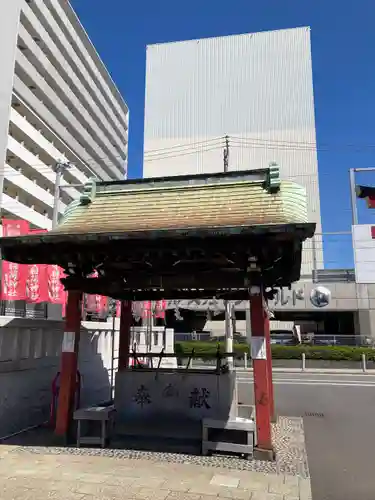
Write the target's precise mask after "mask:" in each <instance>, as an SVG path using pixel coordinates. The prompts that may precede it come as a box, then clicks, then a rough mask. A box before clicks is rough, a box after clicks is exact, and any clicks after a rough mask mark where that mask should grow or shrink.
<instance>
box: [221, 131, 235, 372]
mask: <svg viewBox="0 0 375 500" xmlns="http://www.w3.org/2000/svg"><path fill="white" fill-rule="evenodd" d="M223 162H224V172H228V171H229V136H227V135H226V136H225V147H224V151H223ZM224 310H225V350H226V351H227V352H228V353H229V352H230V353H232V352H233V326H234V324H235V322H234V321H233V319H234V318H233V316H232V315H234V314H235V312H234V307H232V304H231V303H230V301H229V300H224ZM227 363H228V368H229V370H230V371H233V366H234V359H233V357H230V358H228V359H227Z"/></svg>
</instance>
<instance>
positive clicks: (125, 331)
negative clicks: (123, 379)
mask: <svg viewBox="0 0 375 500" xmlns="http://www.w3.org/2000/svg"><path fill="white" fill-rule="evenodd" d="M132 319H133V316H132V302H131V300H122V301H121V316H120V334H119V347H118V370H119V371H120V370H124V369H126V368H128V367H129V353H130V339H131V331H130V329H131V326H132Z"/></svg>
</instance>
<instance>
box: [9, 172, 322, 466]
mask: <svg viewBox="0 0 375 500" xmlns="http://www.w3.org/2000/svg"><path fill="white" fill-rule="evenodd" d="M314 231H315V224H312V223H308V221H307V209H306V193H305V190H304V188H303V187H301V186H299V185H297V184H295V183H294V182H290V181H287V180H280V177H279V169H278V167H277V166H271V167H269V168H264V169H258V170H249V171H241V172H229V173H215V174H202V175H195V176H179V177H168V178H154V179H139V180H127V181H114V182H98V181H96V180H91V181H90V182H89V183H88V184H87V185H86V186H85V190H84V192H83V194H82V195H81V197H80V199H78V200H76V201H75V202H73V203H72V204H71V206H69V207H68V209H67V210H66V213H65V215H64V217H63V220H62V221H61V223H60V225H59V226H58V227H57V229H56V230H53V231H50V232H49V233H44V234H43V233H42V234H35V235H28V236H20V237H8V238H2V239H1V240H0V246H1V250H2V257H3V258H4V259H5V260H7V261H11V262H17V263H22V264H31V263H35V264H38V263H45V264H57V265H59V266H61V267H62V268H63V269H64V270H65V273H66V277H65V278H64V279H63V284H64V286H65V288H66V290H67V291H68V303H67V313H66V326H65V335H64V342H63V349H62V351H63V352H62V355H61V387H60V394H59V401H58V408H57V418H56V427H55V434H56V435H57V436H60V437H62V438H63V437H66V436H67V435H68V433H69V432H70V430H71V426H72V413H73V407H74V390H75V381H76V378H75V377H76V370H77V355H78V348H79V336H80V322H81V317H80V314H81V307H80V303H81V299H82V294H83V293H88V294H100V295H105V296H109V297H113V298H114V299H118V300H121V301H122V305H121V321H120V346H119V369H118V373H117V376H116V385H115V398H114V405H115V409H116V419H117V420H118V423H119V424H120V427H121V425H123V424H126V425H129V426H130V425H131V422H134V421H136V422H137V426H138V427H137V428H138V432H139V433H142V429H144V430H145V429H149V428H150V426H151V427H152V426H154V425H155V428H156V423H157V422H158V421H163V422H170V423H171V424H170V425H169V427H170V428H172V427H176V426H180V427H182V428H184V429H185V430H186V429H187V428H188V427H187V426H188V422H190V423H195V424H198V425H197V428H198V429H200V431H199V432H202V431H201V429H202V422H203V421H205V420H207V419H211V420H215V421H216V422H217V421H220V422H224V423H226V422H230V421H236V408H235V406H236V405H233V398H234V392H235V390H234V387H235V384H234V377H235V374H234V373H233V372H232V371H231V370H230V369H229V370H228V364H227V365H224V366H221V361H222V359H221V355H220V354H218V355H217V357H218V359H217V361H218V362H217V366H216V367H215V369H213V370H199V369H196V368H191V367H190V366H189V364H188V365H187V366H183V367H178V368H176V369H168V368H161V367H160V362H159V363H155V365H157V366H156V367H154V368H143V369H138V370H137V369H133V368H130V367H129V358H130V357H131V356H132V355H134V354H132V352H131V348H130V346H129V342H130V326H131V319H132V316H131V302H132V301H143V300H159V299H176V300H177V299H199V298H213V297H215V298H218V299H224V300H238V299H241V300H249V301H250V304H251V306H250V309H251V329H252V341H251V355H252V363H253V369H254V404H255V422H256V424H255V426H254V428H255V432H254V443H255V449H256V450H258V451H259V452H262V451H264V452H265V453H266V455H267V456H269V457H271V458H272V457H273V456H274V453H273V445H272V437H271V422H272V420H273V417H274V402H273V389H272V361H271V351H270V345H269V320H268V315H267V312H268V311H267V299H269V298H270V297H272V295H273V293H274V292H275V291H276V290H277V289H278V288H279V287H289V286H290V285H291V284H292V283H293V282H294V281H297V280H298V279H299V278H300V269H301V251H302V243H303V242H304V240H306V239H307V238H311V237H312V236H313V234H314ZM94 271H97V275H98V277H96V278H92V277H90V276H91V275H92V274H93V272H94ZM231 354H232V353H223V359H224V360H225V359H228V358H230V357H231ZM160 356H163V353H161V354H160ZM192 356H194V353H192ZM139 394H141V395H142V397H136V395H138V396H139ZM238 420H240V419H238ZM167 427H168V426H167ZM223 427H225V425H224V424H223ZM186 434H187V433H186ZM224 449H225V447H224Z"/></svg>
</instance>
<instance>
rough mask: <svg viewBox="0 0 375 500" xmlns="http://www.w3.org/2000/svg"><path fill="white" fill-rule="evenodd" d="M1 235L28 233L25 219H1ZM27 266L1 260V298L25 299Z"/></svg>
mask: <svg viewBox="0 0 375 500" xmlns="http://www.w3.org/2000/svg"><path fill="white" fill-rule="evenodd" d="M2 225H3V236H4V237H8V236H22V235H24V234H28V232H29V223H28V222H27V221H25V220H10V219H3V220H2ZM27 272H28V266H26V265H24V264H16V263H15V262H7V261H3V263H2V287H1V298H2V299H3V300H25V299H26V281H27Z"/></svg>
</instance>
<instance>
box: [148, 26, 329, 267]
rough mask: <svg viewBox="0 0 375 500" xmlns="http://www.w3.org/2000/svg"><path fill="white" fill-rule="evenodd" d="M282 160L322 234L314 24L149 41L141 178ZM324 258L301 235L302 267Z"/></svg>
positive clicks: (285, 175) (243, 167)
mask: <svg viewBox="0 0 375 500" xmlns="http://www.w3.org/2000/svg"><path fill="white" fill-rule="evenodd" d="M226 138H227V141H228V144H229V158H228V168H229V170H246V169H253V168H257V167H259V168H263V167H265V166H268V165H269V163H271V162H276V163H277V164H278V165H279V166H280V170H281V176H282V177H283V178H287V179H292V180H294V181H296V182H298V183H299V184H301V185H303V186H305V187H306V191H307V196H308V210H309V220H310V221H311V222H316V223H317V233H321V218H320V200H319V183H318V164H317V153H316V134H315V115H314V98H313V80H312V62H311V48H310V28H296V29H288V30H281V31H273V32H262V33H252V34H244V35H234V36H226V37H219V38H209V39H201V40H190V41H183V42H176V43H164V44H158V45H150V46H148V47H147V63H146V102H145V137H144V165H143V175H144V177H157V176H164V175H180V174H188V173H189V174H192V173H202V172H217V171H222V170H223V168H224V164H223V149H224V147H225V142H226ZM313 267H323V257H322V246H321V243H319V242H316V246H314V245H313V244H312V242H311V241H310V242H307V243H306V248H305V251H304V254H303V267H302V274H304V275H306V276H309V275H310V276H311V270H312V268H313Z"/></svg>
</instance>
